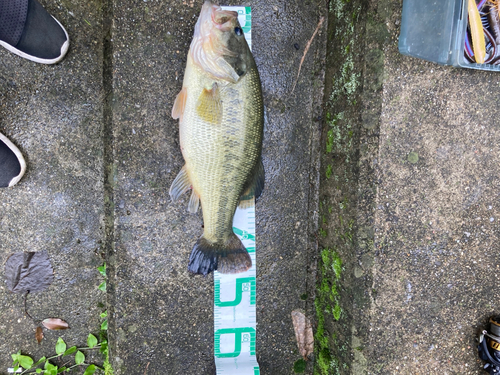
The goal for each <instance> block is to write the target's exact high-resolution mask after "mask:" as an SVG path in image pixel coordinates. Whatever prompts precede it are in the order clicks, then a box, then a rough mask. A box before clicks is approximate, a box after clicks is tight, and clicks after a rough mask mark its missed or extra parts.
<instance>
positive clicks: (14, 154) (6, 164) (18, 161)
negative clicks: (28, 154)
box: [0, 133, 26, 187]
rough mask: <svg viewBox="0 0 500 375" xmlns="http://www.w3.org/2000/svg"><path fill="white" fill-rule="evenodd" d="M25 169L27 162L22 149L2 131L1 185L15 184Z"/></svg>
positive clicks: (0, 155)
mask: <svg viewBox="0 0 500 375" xmlns="http://www.w3.org/2000/svg"><path fill="white" fill-rule="evenodd" d="M25 171H26V162H25V161H24V158H23V155H22V154H21V151H19V149H18V148H17V147H16V146H15V145H14V144H13V143H12V142H11V141H9V140H8V139H7V137H6V136H4V135H3V134H2V133H0V187H10V186H14V185H15V184H17V183H18V182H19V180H20V179H21V177H23V175H24V172H25Z"/></svg>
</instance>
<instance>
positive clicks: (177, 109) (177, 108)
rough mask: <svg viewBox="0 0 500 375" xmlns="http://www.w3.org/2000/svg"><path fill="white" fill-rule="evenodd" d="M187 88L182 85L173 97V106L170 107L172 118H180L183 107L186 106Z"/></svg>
mask: <svg viewBox="0 0 500 375" xmlns="http://www.w3.org/2000/svg"><path fill="white" fill-rule="evenodd" d="M186 99H187V88H185V87H183V88H182V90H181V91H180V92H179V93H178V94H177V97H176V98H175V102H174V107H173V108H172V118H174V119H178V118H180V119H182V115H183V114H184V108H186Z"/></svg>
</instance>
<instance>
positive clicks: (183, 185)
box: [169, 165, 191, 202]
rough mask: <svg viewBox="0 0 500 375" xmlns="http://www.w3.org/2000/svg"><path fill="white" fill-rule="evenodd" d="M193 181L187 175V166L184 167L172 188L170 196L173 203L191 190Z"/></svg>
mask: <svg viewBox="0 0 500 375" xmlns="http://www.w3.org/2000/svg"><path fill="white" fill-rule="evenodd" d="M190 187H191V181H190V180H189V176H188V174H187V170H186V166H185V165H184V166H183V167H182V169H181V171H180V172H179V174H178V175H177V177H176V178H175V180H174V182H172V185H171V186H170V190H169V194H170V198H171V199H172V201H174V202H175V201H176V200H177V199H179V197H180V196H181V195H182V194H184V193H185V192H186V191H188V190H189V188H190Z"/></svg>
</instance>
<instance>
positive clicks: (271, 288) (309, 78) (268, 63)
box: [112, 1, 322, 374]
mask: <svg viewBox="0 0 500 375" xmlns="http://www.w3.org/2000/svg"><path fill="white" fill-rule="evenodd" d="M200 5H201V2H189V1H187V2H184V3H180V2H151V1H150V2H144V1H135V2H134V1H129V2H127V3H123V2H115V4H114V15H113V19H114V25H113V33H112V34H113V102H112V108H113V134H114V143H113V147H114V169H113V173H114V175H113V179H114V181H115V182H114V183H115V186H116V187H115V189H114V204H115V207H116V211H115V215H116V220H115V224H116V232H115V236H116V245H115V249H114V250H115V252H114V257H113V265H114V269H115V275H114V283H115V287H116V289H115V299H116V300H115V304H114V306H115V324H116V331H115V340H114V342H115V344H114V345H116V346H115V348H114V353H115V354H116V357H117V358H115V360H116V369H118V370H119V371H120V372H119V373H123V374H129V373H141V372H142V371H144V369H145V367H146V366H148V371H151V373H168V374H180V373H187V374H213V373H214V372H215V366H214V362H213V354H212V353H213V344H212V343H213V317H212V311H213V310H212V306H213V281H212V277H211V276H209V277H206V278H203V277H200V276H196V277H194V276H192V275H190V274H189V273H188V272H187V267H186V265H187V260H188V257H189V254H190V252H191V249H192V246H193V244H194V243H195V241H196V239H197V238H198V237H199V236H200V235H201V233H202V227H201V225H202V220H201V213H198V214H197V215H190V214H189V213H188V212H187V202H188V198H189V197H188V195H186V196H185V197H183V198H182V199H181V200H180V202H177V203H172V202H171V201H170V198H169V196H168V189H169V187H170V184H171V183H172V181H173V180H174V178H175V176H176V175H177V173H178V172H179V170H180V169H181V167H182V166H183V164H184V162H183V159H182V155H181V153H180V148H179V143H178V124H177V121H174V120H173V119H172V118H171V117H170V112H171V108H172V105H173V102H174V100H175V97H176V95H177V93H178V92H179V91H180V89H181V85H182V78H183V72H184V68H185V62H186V56H187V51H188V49H189V44H190V41H191V37H192V32H193V28H194V24H195V22H196V19H197V17H198V14H199V9H200ZM228 5H240V3H237V2H234V3H233V4H228ZM244 5H246V6H251V7H252V18H253V22H252V42H253V43H252V45H253V53H254V57H255V59H256V63H257V66H258V68H259V72H260V74H261V79H262V88H263V92H264V104H265V107H266V108H265V117H266V125H265V126H266V129H265V135H264V139H265V140H264V145H263V161H264V167H265V170H266V187H265V191H264V193H263V195H262V197H261V199H260V200H259V201H258V203H257V208H256V212H257V213H256V216H257V218H256V221H257V290H258V292H257V293H258V294H257V296H258V297H257V320H258V327H257V356H258V360H259V363H260V365H261V368H262V373H264V374H266V373H268V374H279V373H283V374H287V373H290V372H291V371H292V367H293V363H294V361H296V360H297V359H299V356H298V354H297V353H298V352H297V347H296V343H295V336H294V333H293V328H292V325H291V320H290V319H291V318H290V313H291V311H292V310H293V309H295V308H298V307H302V308H304V307H306V305H307V303H306V302H304V301H302V300H301V299H300V296H301V295H302V294H304V293H308V291H309V295H312V293H311V291H312V290H313V288H314V280H313V279H311V273H310V272H309V271H310V267H311V265H312V263H313V261H314V253H315V242H314V237H313V236H312V234H313V232H314V229H312V228H314V226H315V215H314V214H313V211H314V194H315V193H314V191H315V186H316V185H315V178H316V175H317V172H316V166H317V160H316V154H317V152H316V148H317V146H318V135H319V125H318V123H316V122H315V121H314V117H315V116H317V115H318V114H320V113H321V112H320V110H319V108H320V102H319V98H320V97H319V98H318V91H317V89H316V88H315V85H319V86H321V82H322V77H321V75H320V74H321V73H320V69H319V68H320V67H319V66H318V60H316V59H315V57H317V56H318V53H319V54H320V56H321V50H320V47H321V45H322V44H321V38H318V40H317V41H316V43H314V44H313V46H312V48H311V50H310V52H309V56H308V59H306V60H305V62H304V66H303V70H302V71H303V72H304V75H303V76H301V79H300V80H299V84H298V86H297V88H296V89H295V93H294V94H293V95H292V94H291V93H290V91H291V88H292V86H293V83H294V80H295V76H296V74H297V70H298V64H299V61H300V59H301V57H302V53H303V50H304V47H305V45H306V43H307V40H308V39H309V38H310V37H311V35H312V33H313V31H314V29H315V27H316V24H317V22H318V20H319V17H320V15H321V8H315V7H311V6H308V5H307V4H305V3H303V2H289V1H286V2H285V1H283V2H279V1H278V2H274V3H272V4H271V3H268V2H263V1H260V2H259V1H253V2H246V3H245V4H244ZM295 43H297V44H299V46H300V48H299V50H296V48H295V47H294V44H295ZM314 69H316V70H317V71H318V74H316V75H315V74H314V73H312V72H313V71H314ZM311 201H312V205H311ZM309 302H310V301H309ZM148 364H149V365H148Z"/></svg>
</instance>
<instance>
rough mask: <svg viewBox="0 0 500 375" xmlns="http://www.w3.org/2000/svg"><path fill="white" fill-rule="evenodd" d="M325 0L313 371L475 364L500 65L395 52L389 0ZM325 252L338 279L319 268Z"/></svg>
mask: <svg viewBox="0 0 500 375" xmlns="http://www.w3.org/2000/svg"><path fill="white" fill-rule="evenodd" d="M330 9H331V12H330V30H329V51H332V50H334V49H336V50H337V51H340V52H339V53H340V54H342V55H343V58H344V59H343V61H338V62H335V63H334V64H333V66H331V67H330V68H329V70H331V72H330V73H328V74H327V80H326V88H327V90H326V91H327V92H326V99H325V103H326V110H327V113H328V112H329V113H330V119H328V116H327V122H326V126H325V129H324V139H323V147H324V153H323V156H322V160H323V163H322V172H321V173H322V186H321V192H320V204H323V205H322V207H321V209H320V215H321V216H320V217H324V220H323V222H322V223H321V229H320V233H323V234H324V236H323V237H322V239H321V241H320V245H321V246H322V247H323V248H326V249H328V250H329V254H330V256H329V258H327V259H326V260H327V262H325V261H324V260H323V261H322V262H321V264H320V268H319V269H320V271H322V272H323V273H322V274H321V272H320V280H326V281H325V283H324V285H327V286H328V285H329V286H332V285H335V286H336V287H337V288H338V290H339V292H338V293H337V294H336V295H334V294H333V293H330V294H331V295H332V298H333V300H335V301H339V304H340V306H341V308H342V310H341V314H340V315H337V317H338V319H336V318H335V317H334V314H333V312H332V311H329V310H328V305H327V304H323V305H321V304H320V305H319V306H320V308H319V309H317V312H318V311H319V314H318V317H322V318H323V320H324V321H323V322H321V321H320V322H319V323H322V324H319V326H320V327H322V328H323V329H324V330H325V332H324V333H325V336H326V337H328V340H324V341H323V342H321V337H317V339H318V340H317V341H318V343H319V345H320V347H321V348H322V349H323V351H322V352H317V361H318V363H317V371H318V373H321V374H329V373H342V374H347V373H351V374H480V373H483V370H482V369H481V367H482V365H483V363H482V361H480V360H479V358H478V356H477V349H476V345H477V343H476V338H477V335H478V332H479V331H480V329H483V328H484V327H485V324H486V322H487V319H488V318H489V317H490V316H492V315H496V314H498V313H499V306H498V298H499V292H498V288H497V277H498V272H499V270H498V267H499V255H498V249H497V248H496V244H497V243H498V220H499V218H498V215H499V211H498V210H499V208H498V198H499V181H498V160H499V157H500V155H499V152H498V147H497V145H498V142H499V136H500V134H499V131H498V126H497V124H498V121H497V120H496V115H495V113H497V112H498V105H497V104H496V97H497V95H498V93H499V82H500V77H499V76H498V74H495V73H488V72H481V71H473V70H466V69H455V68H452V67H443V66H438V65H436V64H432V63H427V62H424V61H420V60H417V59H413V58H409V57H404V56H401V55H400V54H399V53H398V50H397V37H398V35H399V25H400V17H401V9H402V4H401V1H392V0H383V1H370V2H368V3H365V2H356V1H353V2H350V3H348V4H347V3H344V2H343V1H332V2H331V6H330ZM357 9H359V10H361V12H359V11H358V10H357ZM354 14H360V16H359V17H358V18H356V19H357V20H358V22H357V23H356V28H357V32H356V33H355V34H354V35H353V34H352V33H351V34H349V32H348V30H349V27H348V26H349V24H350V23H351V19H352V16H354ZM358 35H361V37H362V41H360V39H359V36H358ZM350 40H351V41H354V43H352V46H356V47H358V48H357V49H356V51H353V49H352V48H351V49H350V50H346V49H345V48H344V47H345V46H346V45H349V44H350V42H349V41H350ZM331 58H333V57H332V55H331V54H329V55H328V57H327V61H328V59H331ZM348 59H352V61H353V64H352V65H351V66H350V68H349V69H347V70H345V69H342V67H343V66H344V65H343V64H344V63H345V61H348ZM333 61H335V60H333ZM342 72H346V73H348V74H347V76H348V77H347V79H344V80H343V81H342V75H343V73H342ZM349 77H350V78H351V79H349ZM353 82H354V83H355V84H354V86H353V85H352V83H353ZM353 87H354V89H355V90H354V91H350V88H353ZM338 90H341V92H342V94H343V97H339V96H337V95H336V92H338ZM349 93H351V94H349ZM349 95H351V100H349ZM484 108H488V111H485V110H484ZM341 112H343V116H341V117H338V115H339V113H341ZM329 131H333V133H332V134H335V136H333V137H331V138H330V137H329V136H328V132H329ZM350 131H351V133H349V132H350ZM349 135H350V136H349ZM350 139H352V141H350ZM349 186H350V187H351V189H352V190H351V191H349V190H346V189H349ZM353 186H357V189H353ZM340 216H343V219H342V220H340ZM351 222H352V223H353V224H352V228H353V230H352V231H350V228H351V226H350V225H349V224H346V223H351ZM322 231H323V232H322ZM331 254H336V255H337V256H339V257H340V258H341V259H342V261H343V263H342V264H343V266H344V268H343V270H342V276H341V277H340V279H338V278H335V276H334V274H332V272H331V271H329V273H328V272H327V271H326V270H327V266H330V264H329V263H328V262H330V263H332V259H333V258H332V257H333V255H331ZM332 264H333V263H332ZM321 275H323V276H321ZM325 275H326V276H325ZM328 283H329V284H328ZM324 285H323V284H320V285H319V289H318V290H319V296H320V297H321V296H323V297H324V296H325V290H327V289H325V288H322V287H323V286H324ZM326 296H327V297H328V296H329V295H326ZM320 365H321V366H323V367H321V366H320Z"/></svg>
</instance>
